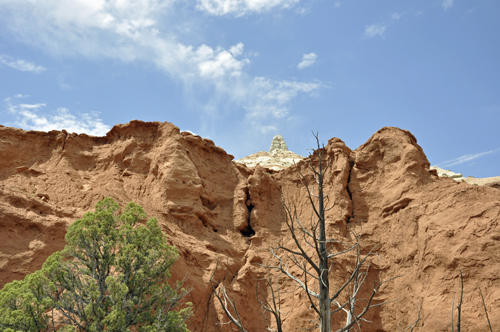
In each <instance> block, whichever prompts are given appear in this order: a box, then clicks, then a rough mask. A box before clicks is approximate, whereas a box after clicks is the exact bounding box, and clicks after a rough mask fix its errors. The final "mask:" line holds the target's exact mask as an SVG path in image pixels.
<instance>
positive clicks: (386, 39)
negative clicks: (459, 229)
mask: <svg viewBox="0 0 500 332" xmlns="http://www.w3.org/2000/svg"><path fill="white" fill-rule="evenodd" d="M499 16H500V1H498V0H467V1H465V0H418V1H417V0H408V1H401V0H380V1H373V0H340V1H335V0H186V1H176V0H135V1H132V0H66V1H60V0H0V124H3V125H7V126H14V127H20V128H24V129H37V130H51V129H63V128H65V129H67V130H68V131H70V132H79V133H80V132H86V133H88V134H94V135H104V134H105V133H106V132H107V130H109V129H110V128H111V127H112V126H113V125H114V124H118V123H126V122H128V121H130V120H133V119H140V120H144V121H169V122H172V123H174V124H175V125H177V126H178V127H180V128H181V130H189V131H191V132H194V133H196V134H199V135H200V136H203V137H208V138H210V139H212V140H214V141H215V143H216V144H217V145H219V146H221V147H222V148H224V149H225V150H226V151H227V152H228V153H231V154H233V155H235V157H236V158H241V157H244V156H247V155H249V154H251V153H255V152H257V151H261V150H267V149H268V148H269V145H270V143H271V139H272V137H273V136H274V135H276V134H278V133H280V134H281V135H282V136H283V137H284V138H285V141H286V143H287V145H288V147H289V148H290V150H292V151H294V152H296V153H298V154H302V155H307V154H308V150H307V149H308V148H310V147H313V146H314V141H313V136H312V135H311V130H314V131H318V132H319V134H320V137H321V138H323V140H324V141H325V142H326V141H327V140H328V139H329V138H331V137H339V138H341V139H342V140H344V141H345V142H346V144H347V145H348V146H349V147H350V148H352V149H355V148H357V147H358V146H359V145H361V144H363V143H364V142H365V141H366V140H367V139H368V138H369V137H370V136H371V135H372V134H373V133H374V132H376V131H377V130H378V129H380V128H382V127H384V126H396V127H400V128H403V129H407V130H410V131H411V132H412V133H413V134H414V135H415V136H416V137H417V140H418V142H419V144H420V145H421V146H422V147H423V149H424V151H425V152H426V154H427V157H428V158H429V161H430V162H431V163H432V164H433V165H437V166H440V167H443V168H445V169H451V170H453V171H455V172H460V173H463V174H464V175H465V176H467V175H473V176H475V177H490V176H499V175H500V166H499V165H500V130H499V128H500V19H499Z"/></svg>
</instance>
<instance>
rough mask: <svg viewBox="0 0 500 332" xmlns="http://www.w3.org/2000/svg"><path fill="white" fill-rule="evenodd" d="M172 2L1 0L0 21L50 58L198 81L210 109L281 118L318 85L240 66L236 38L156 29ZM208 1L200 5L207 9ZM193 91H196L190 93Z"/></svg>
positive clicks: (287, 1) (230, 9)
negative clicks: (201, 38)
mask: <svg viewBox="0 0 500 332" xmlns="http://www.w3.org/2000/svg"><path fill="white" fill-rule="evenodd" d="M298 1H299V0H244V1H243V0H231V1H230V0H227V1H226V0H224V1H223V0H220V1H216V0H213V1H209V0H199V1H198V6H202V7H203V6H205V7H206V6H209V5H210V6H215V7H213V8H215V9H214V14H217V13H218V14H217V15H219V14H221V15H222V14H224V13H232V14H235V15H243V14H246V13H249V12H261V11H265V10H269V9H270V8H282V7H289V6H292V5H293V4H295V3H297V2H298ZM173 2H174V0H141V1H133V0H115V1H107V0H72V1H70V0H67V1H60V0H1V2H0V9H1V11H0V12H3V13H6V14H7V15H3V16H1V18H2V19H1V20H0V28H2V29H3V30H4V31H5V30H10V31H11V32H12V33H13V34H14V36H15V37H16V38H18V39H19V40H22V41H23V42H25V43H27V44H28V45H30V46H34V47H36V48H38V49H40V50H42V51H44V52H48V53H51V54H54V55H55V56H57V57H72V56H78V57H81V56H83V57H86V58H88V59H102V58H108V59H115V60H120V61H124V62H131V61H145V62H149V63H153V64H155V65H156V66H157V67H158V68H159V69H160V70H162V71H163V72H165V73H166V74H167V75H168V76H170V77H171V78H172V79H174V80H176V81H178V82H180V83H181V84H182V85H183V87H184V88H185V91H186V92H187V93H188V94H189V93H190V92H191V91H196V87H200V86H201V87H203V88H206V87H208V88H209V89H204V90H205V91H213V92H212V94H213V95H212V96H211V97H210V100H209V101H208V102H205V101H204V103H203V107H204V109H205V111H206V112H208V113H210V114H211V113H214V112H217V111H216V110H217V109H220V108H221V107H220V105H221V104H223V105H224V106H228V107H230V108H233V109H235V107H234V106H237V107H240V108H241V109H243V110H246V112H247V114H246V116H253V114H255V113H262V114H264V113H265V114H266V116H273V117H282V116H284V114H287V113H288V111H289V108H290V105H291V103H292V100H293V98H296V97H297V96H299V95H300V94H306V95H314V92H315V91H317V90H319V89H320V88H321V87H322V85H321V84H320V83H318V82H315V83H307V82H297V81H290V80H270V79H266V78H262V77H252V76H251V75H249V74H248V73H247V67H248V66H249V65H250V58H249V57H248V56H247V55H246V54H248V53H244V44H243V43H241V42H240V43H237V44H236V45H233V46H230V47H228V48H223V47H212V46H209V45H205V44H201V45H189V44H185V43H182V41H180V40H179V38H177V36H175V35H174V34H173V32H172V31H166V32H163V31H162V25H161V24H160V23H159V22H160V21H161V22H165V21H168V19H169V17H170V16H172V15H173V13H171V7H172V6H171V5H172V4H173ZM210 6H209V7H207V8H212V7H210ZM221 6H222V7H221ZM205 7H203V8H205ZM200 8H201V7H200ZM221 8H222V9H221ZM207 10H208V9H207ZM250 53H253V52H250ZM192 96H193V97H194V98H197V94H195V93H193V94H192ZM190 97H191V95H190Z"/></svg>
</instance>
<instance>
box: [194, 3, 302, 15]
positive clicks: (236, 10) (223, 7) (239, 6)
mask: <svg viewBox="0 0 500 332" xmlns="http://www.w3.org/2000/svg"><path fill="white" fill-rule="evenodd" d="M299 1H300V0H197V3H198V4H197V6H196V8H197V9H198V10H200V11H204V12H206V13H208V14H211V15H218V16H220V15H227V14H232V15H236V16H243V15H247V14H252V13H262V12H267V11H270V10H271V9H274V8H291V7H293V6H294V5H295V4H297V3H298V2H299Z"/></svg>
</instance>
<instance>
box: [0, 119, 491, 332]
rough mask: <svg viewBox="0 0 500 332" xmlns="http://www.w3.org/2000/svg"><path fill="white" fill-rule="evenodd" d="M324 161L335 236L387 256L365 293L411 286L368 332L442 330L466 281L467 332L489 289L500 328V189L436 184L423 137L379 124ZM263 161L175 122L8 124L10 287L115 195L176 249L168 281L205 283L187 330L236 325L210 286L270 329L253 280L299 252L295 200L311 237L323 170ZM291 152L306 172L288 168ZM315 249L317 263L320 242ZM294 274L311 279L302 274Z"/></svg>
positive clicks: (290, 297) (337, 143)
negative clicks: (104, 126) (82, 127)
mask: <svg viewBox="0 0 500 332" xmlns="http://www.w3.org/2000/svg"><path fill="white" fill-rule="evenodd" d="M280 146H281V144H280ZM323 152H324V154H323V156H324V157H325V159H324V160H325V161H327V162H328V164H329V165H330V166H329V168H328V169H327V171H326V173H325V177H324V184H325V188H324V189H325V192H326V193H328V197H330V198H331V200H332V201H333V202H334V203H335V204H334V206H333V207H332V208H331V209H329V210H328V211H327V213H326V224H327V228H326V231H327V234H328V237H329V238H332V239H335V240H336V241H343V242H349V241H352V237H351V238H350V237H349V232H348V231H347V230H348V229H352V230H355V231H356V232H357V233H358V234H361V236H362V238H361V246H362V254H363V255H364V254H365V253H367V252H369V250H371V249H374V250H375V252H376V253H377V257H376V259H373V260H372V261H371V262H370V270H369V273H368V275H367V279H366V282H365V283H364V284H363V287H362V288H361V289H360V292H359V297H358V299H363V298H367V297H368V296H369V295H370V294H371V290H372V288H371V287H373V282H376V283H377V282H381V281H383V280H387V279H390V278H395V277H397V276H400V277H399V278H397V279H394V280H393V281H391V282H388V283H386V284H384V286H382V287H381V288H380V289H379V291H377V294H376V295H375V298H374V302H372V304H373V303H375V304H379V303H382V302H386V303H387V302H389V303H387V304H385V305H382V306H375V307H373V308H372V309H371V310H370V311H368V313H367V314H366V315H365V316H364V317H363V318H364V319H366V321H361V322H360V324H362V326H361V328H360V329H359V330H361V331H363V332H380V331H399V330H402V331H403V330H405V329H406V327H408V326H409V325H410V324H411V322H414V321H415V320H416V318H417V312H418V310H419V308H422V310H421V311H420V317H421V322H419V326H420V327H421V330H422V331H446V329H447V328H449V325H450V324H449V322H450V313H451V303H452V300H453V294H454V293H455V290H457V292H459V291H458V289H460V284H459V272H460V271H461V272H462V274H463V278H464V289H463V299H464V302H463V308H464V310H463V311H462V313H461V315H462V316H461V317H462V325H461V326H462V329H463V331H468V332H475V331H489V327H488V325H487V324H488V322H487V320H486V317H485V314H484V310H483V309H482V308H483V303H482V300H481V297H480V295H479V292H478V289H479V288H481V290H482V292H483V295H484V301H485V305H486V307H487V308H488V315H489V319H490V321H491V325H492V330H493V331H500V312H499V310H495V309H496V308H499V307H500V279H499V278H498V265H499V262H500V204H499V203H498V202H500V190H497V189H494V188H491V187H489V186H482V185H477V186H475V185H471V184H468V183H465V182H457V181H454V180H453V179H451V178H445V177H439V176H438V173H437V171H436V170H432V169H430V163H429V161H428V160H427V157H426V156H425V153H424V151H423V150H422V148H421V147H420V146H419V145H418V144H417V139H416V138H415V137H414V136H413V135H412V134H411V133H410V132H408V131H405V130H401V129H399V128H394V127H386V128H382V129H380V130H379V131H378V132H376V133H375V134H373V136H372V137H371V138H370V139H369V140H368V141H367V142H366V143H364V144H363V145H361V146H360V147H358V148H357V149H356V150H351V149H350V148H349V147H347V146H346V145H345V144H344V142H343V141H342V140H341V139H339V138H332V139H330V140H329V141H328V144H327V145H326V146H325V148H324V151H323ZM252 156H255V157H253V161H252V162H253V163H254V164H255V163H256V162H258V161H259V158H262V159H260V163H261V165H260V166H259V165H257V166H255V167H246V166H245V165H243V164H242V163H238V162H234V161H233V160H232V159H233V156H231V155H228V154H227V153H226V152H225V151H224V150H223V149H222V148H220V147H218V146H216V145H215V144H214V142H213V141H211V140H209V139H205V138H202V137H200V136H197V135H192V134H191V133H189V132H180V130H179V128H177V127H176V126H174V125H173V124H170V123H167V122H165V123H160V122H142V121H132V122H130V123H127V124H124V125H116V126H114V127H113V129H112V130H111V131H110V132H109V133H108V134H107V135H106V136H105V137H92V136H88V135H76V134H70V133H67V132H65V131H51V132H48V133H47V132H35V131H28V132H27V131H24V130H21V129H16V128H7V127H3V126H0V288H1V287H2V286H3V285H4V284H5V283H6V282H10V281H12V280H20V279H23V278H24V277H25V275H26V274H28V273H31V272H34V271H35V270H37V269H40V268H41V266H42V264H43V262H44V261H45V260H46V259H47V257H48V256H49V255H50V254H52V253H53V252H54V251H57V250H61V249H62V248H64V245H65V240H64V236H65V233H66V230H67V227H68V226H69V225H70V224H71V223H72V222H74V221H75V220H76V219H78V218H81V217H82V216H83V214H84V213H85V212H87V211H90V210H93V209H94V206H95V204H96V203H97V202H98V201H99V200H102V199H103V198H105V197H112V198H113V199H114V200H115V201H117V202H118V203H119V204H120V205H121V206H125V205H126V204H127V203H129V202H130V201H133V202H135V203H137V204H139V205H141V206H142V207H143V208H144V209H145V211H146V213H147V215H148V216H150V217H156V218H157V219H158V221H159V223H160V225H161V227H162V230H163V231H164V233H165V235H166V236H167V239H168V241H169V243H171V244H172V245H175V246H176V247H177V249H178V251H179V256H180V257H179V259H178V260H177V262H176V263H175V265H174V266H173V267H172V270H171V272H172V282H173V281H175V280H180V279H183V278H186V281H185V285H186V286H187V287H192V288H193V291H192V293H191V294H190V295H189V296H188V298H187V300H188V301H190V302H192V303H193V307H194V308H195V310H194V315H193V317H192V318H191V319H190V321H189V323H188V326H189V330H190V331H192V332H229V331H231V330H232V329H233V326H231V325H230V324H226V323H227V322H228V319H227V317H226V316H225V314H224V311H223V310H222V309H221V306H220V304H219V303H218V302H217V300H214V295H213V289H212V286H211V285H210V279H211V278H212V279H213V280H214V282H224V280H226V281H227V283H226V290H227V292H228V294H229V295H230V296H231V298H232V299H234V301H235V304H236V306H237V308H238V312H239V315H240V317H241V320H242V323H243V326H244V327H245V329H246V330H247V331H265V330H266V329H267V326H266V324H265V320H264V317H263V316H262V314H261V312H262V308H261V306H260V304H259V302H258V300H257V298H256V286H257V283H258V282H262V279H263V278H264V280H266V277H267V270H266V269H264V268H263V267H262V265H268V264H276V263H277V262H276V260H273V257H272V256H271V254H270V252H269V248H271V247H276V246H277V245H283V246H285V247H287V248H291V249H294V248H295V247H294V241H295V240H294V239H293V238H292V236H291V234H290V232H289V230H288V228H287V227H286V224H285V222H284V220H283V206H282V198H284V199H287V200H292V202H293V204H294V211H295V212H296V216H297V218H298V219H299V220H301V221H303V222H305V224H304V225H305V227H308V225H309V220H310V218H311V204H310V201H309V198H308V193H307V190H306V188H305V187H304V182H303V181H304V179H306V180H307V181H309V184H310V185H311V186H310V187H309V188H310V189H311V190H313V191H314V192H316V189H317V187H316V186H315V187H314V188H313V186H312V184H314V181H315V176H314V174H313V173H312V171H311V170H310V169H309V168H308V167H309V165H311V164H313V165H317V164H318V161H317V154H313V155H311V156H309V157H307V158H305V159H302V157H301V156H298V155H296V154H294V153H293V152H291V151H287V150H284V149H274V150H273V151H272V153H269V152H265V151H263V152H259V153H257V154H254V155H252ZM252 156H249V157H247V158H250V157H252ZM264 157H265V158H268V159H265V158H264ZM271 158H275V159H271ZM286 158H290V159H288V160H294V161H295V164H296V167H295V166H294V167H286V165H288V164H290V161H287V159H286ZM294 158H297V159H294ZM243 159H245V158H243ZM250 159H252V158H250ZM266 160H267V161H266ZM264 162H266V163H268V162H275V163H278V162H279V163H281V164H276V165H277V166H279V167H281V168H282V170H280V171H272V170H270V169H269V168H264V167H261V166H262V165H263V164H264ZM287 163H288V164H287ZM283 165H285V166H283ZM297 171H300V173H301V174H302V175H303V177H302V176H301V175H300V174H299V173H298V172H297ZM476 180H477V179H476ZM306 250H308V253H309V254H311V253H312V251H313V250H314V248H312V247H307V246H306ZM353 257H355V256H352V255H351V256H349V255H345V256H342V255H341V256H339V257H338V258H336V259H335V260H334V261H333V262H332V267H331V269H332V272H331V274H330V276H331V278H330V280H329V282H330V286H331V289H339V288H340V286H341V283H343V282H344V281H345V279H344V277H345V276H346V274H347V273H350V271H352V270H351V269H352V264H353V261H352V258H353ZM289 267H290V273H291V274H292V275H296V276H300V277H301V278H302V280H304V279H303V278H304V275H305V274H304V272H303V271H302V270H300V269H299V268H297V267H296V266H293V264H290V266H289ZM214 272H215V273H214ZM363 273H365V270H363ZM274 276H275V277H277V275H274ZM307 279H308V280H310V278H307ZM274 281H276V279H274ZM279 282H280V285H281V287H282V288H281V299H280V300H281V301H280V305H281V308H280V310H281V312H282V313H283V315H284V317H285V319H284V325H283V330H284V331H295V330H297V329H300V328H304V329H312V328H313V327H314V322H313V321H314V319H315V318H316V316H315V312H314V310H312V309H311V306H310V305H309V302H308V297H307V296H306V295H305V294H304V293H303V292H299V291H298V290H297V287H296V286H297V285H296V284H295V283H294V282H293V281H292V280H290V279H288V278H286V277H285V276H283V275H281V276H280V279H279ZM311 287H312V288H314V289H317V284H315V283H314V282H312V284H311ZM263 291H264V292H266V290H265V289H263ZM264 294H267V296H271V294H270V292H269V291H267V293H264ZM263 296H266V295H263ZM457 296H458V294H457ZM268 300H270V298H268ZM395 300H397V301H396V302H391V301H395ZM362 304H363V301H359V302H358V303H357V304H356V305H357V306H358V305H360V306H361V305H362ZM465 308H467V309H465ZM455 317H456V316H455ZM345 320H346V317H345V314H344V312H343V311H342V310H340V311H338V312H336V313H335V314H333V315H332V330H334V331H336V330H338V329H340V328H342V326H343V324H344V323H345Z"/></svg>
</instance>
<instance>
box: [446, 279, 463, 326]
mask: <svg viewBox="0 0 500 332" xmlns="http://www.w3.org/2000/svg"><path fill="white" fill-rule="evenodd" d="M456 293H457V292H456V291H455V292H454V293H453V301H452V304H451V332H454V331H455V329H454V323H453V312H454V311H455V308H457V311H458V313H457V332H460V321H461V319H462V317H461V316H462V297H463V294H464V278H463V276H462V270H460V300H459V301H458V305H457V304H455V295H456ZM446 330H448V328H446Z"/></svg>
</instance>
